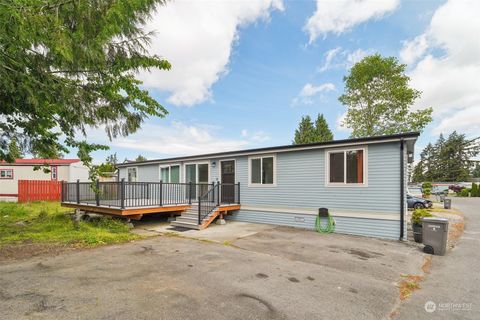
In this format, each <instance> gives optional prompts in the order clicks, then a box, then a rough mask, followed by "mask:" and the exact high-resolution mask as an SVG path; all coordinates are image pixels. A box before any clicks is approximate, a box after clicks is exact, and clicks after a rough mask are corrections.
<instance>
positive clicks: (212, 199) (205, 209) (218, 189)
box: [198, 182, 240, 225]
mask: <svg viewBox="0 0 480 320" xmlns="http://www.w3.org/2000/svg"><path fill="white" fill-rule="evenodd" d="M221 204H240V182H238V183H236V184H233V183H220V182H217V183H216V184H214V183H212V184H211V185H210V188H209V189H208V190H207V191H206V192H205V193H204V194H202V195H201V196H199V197H198V224H199V225H200V224H202V222H203V220H204V219H206V218H207V217H208V216H209V215H210V213H212V211H213V210H214V209H215V208H217V207H218V206H220V205H221Z"/></svg>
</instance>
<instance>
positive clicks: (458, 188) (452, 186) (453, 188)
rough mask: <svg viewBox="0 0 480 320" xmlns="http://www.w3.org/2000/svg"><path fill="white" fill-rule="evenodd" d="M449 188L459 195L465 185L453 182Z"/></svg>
mask: <svg viewBox="0 0 480 320" xmlns="http://www.w3.org/2000/svg"><path fill="white" fill-rule="evenodd" d="M448 189H450V190H452V191H453V192H455V193H456V194H457V195H458V194H459V193H460V192H461V191H462V190H463V189H465V187H463V186H459V185H458V184H452V185H451V186H449V187H448Z"/></svg>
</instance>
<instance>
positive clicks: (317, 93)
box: [88, 0, 480, 163]
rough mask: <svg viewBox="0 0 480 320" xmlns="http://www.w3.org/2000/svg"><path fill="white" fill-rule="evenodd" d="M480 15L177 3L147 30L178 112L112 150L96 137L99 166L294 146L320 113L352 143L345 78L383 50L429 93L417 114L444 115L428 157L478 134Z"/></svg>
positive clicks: (467, 9) (155, 77)
mask: <svg viewBox="0 0 480 320" xmlns="http://www.w3.org/2000/svg"><path fill="white" fill-rule="evenodd" d="M479 12H480V1H475V0H472V1H468V0H447V1H400V0H381V1H380V0H377V1H360V0H356V1H354V0H350V1H341V0H338V1H333V0H331V1H324V0H317V1H281V0H229V1H211V0H210V1H207V0H205V1H202V0H200V1H193V0H190V1H182V0H177V1H174V2H169V3H168V4H167V5H166V6H161V7H159V8H158V10H157V12H156V13H154V14H153V16H152V19H151V20H150V21H149V22H148V24H147V26H146V29H147V30H152V31H155V36H154V37H152V39H151V48H150V50H151V53H154V54H157V55H159V56H161V57H164V58H166V59H167V60H169V61H170V63H171V64H172V69H171V70H170V71H160V70H152V71H150V72H144V73H142V74H139V78H140V79H141V80H142V81H143V82H144V84H143V86H144V87H145V88H146V89H148V90H149V92H150V93H151V95H152V96H153V97H154V98H155V99H157V100H158V101H159V102H160V103H161V104H162V105H163V106H165V107H166V109H167V110H168V112H169V114H168V115H167V116H166V117H165V118H163V119H159V118H150V119H148V120H147V121H145V123H144V124H143V126H142V129H141V130H139V131H138V132H137V133H135V134H133V135H130V136H128V137H125V138H118V139H115V140H113V141H108V139H107V136H106V134H105V133H104V132H103V131H102V130H100V129H95V130H93V129H92V130H90V131H89V133H88V140H89V141H91V142H98V143H104V144H107V145H109V146H110V150H108V151H98V152H95V153H94V154H93V155H94V159H95V162H97V163H98V162H102V161H103V160H104V159H105V158H106V157H107V155H109V154H111V153H114V152H116V153H117V156H118V159H119V160H120V161H123V159H125V158H128V159H133V158H135V157H136V156H137V155H138V154H142V155H143V156H145V157H147V158H148V159H156V158H163V157H171V156H178V155H193V154H201V153H209V152H219V151H228V150H238V149H248V148H256V147H265V146H276V145H284V144H290V143H291V142H292V139H293V135H294V131H295V129H296V127H297V125H298V122H299V121H300V119H301V117H302V115H310V116H311V117H316V115H317V114H319V113H322V114H324V116H325V117H326V119H327V121H328V123H329V125H330V128H331V129H332V131H333V133H334V137H335V139H344V138H348V137H349V134H350V132H349V130H348V129H346V128H344V127H342V126H341V121H342V116H343V115H344V114H345V112H346V108H345V107H344V106H343V105H342V104H340V103H339V102H338V97H339V96H340V95H341V94H342V93H343V90H344V84H343V77H344V76H345V75H347V74H348V72H349V69H350V68H351V66H352V65H353V64H354V63H355V62H357V61H359V60H361V59H362V58H363V57H365V56H366V55H369V54H373V53H380V54H381V55H383V56H394V57H397V58H398V59H399V61H400V62H402V63H405V64H407V74H408V75H409V76H410V77H411V83H410V85H411V86H412V87H414V88H416V89H418V90H420V91H422V97H421V98H420V99H419V100H418V101H417V102H416V103H415V105H414V106H413V108H414V109H417V108H425V107H432V108H433V110H434V113H433V117H434V121H433V122H432V123H431V124H430V125H429V126H428V127H427V128H426V129H425V130H424V132H423V134H422V135H421V137H420V139H419V141H418V143H417V154H418V152H419V151H420V150H421V149H422V148H423V147H424V146H425V145H426V144H427V143H428V142H430V141H435V140H436V139H437V137H438V135H439V134H440V133H444V134H448V133H450V132H452V131H453V130H457V131H460V132H462V133H465V134H467V136H469V137H470V136H471V137H473V136H478V135H479V133H480V79H479V75H480V36H479V33H480V19H478V13H479Z"/></svg>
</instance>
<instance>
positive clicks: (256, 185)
mask: <svg viewBox="0 0 480 320" xmlns="http://www.w3.org/2000/svg"><path fill="white" fill-rule="evenodd" d="M261 158H273V183H270V184H268V183H265V184H264V183H261V182H260V183H252V160H253V159H261ZM261 170H262V161H261V162H260V179H261V178H262V171H261ZM248 186H249V187H254V188H272V187H276V186H277V155H276V154H260V155H254V156H249V157H248Z"/></svg>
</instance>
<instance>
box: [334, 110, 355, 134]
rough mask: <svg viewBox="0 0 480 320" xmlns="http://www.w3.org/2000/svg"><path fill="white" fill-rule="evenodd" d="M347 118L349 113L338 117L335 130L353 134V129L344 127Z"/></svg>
mask: <svg viewBox="0 0 480 320" xmlns="http://www.w3.org/2000/svg"><path fill="white" fill-rule="evenodd" d="M346 116H347V111H345V112H344V113H342V114H339V115H337V120H336V121H335V129H337V131H341V132H347V133H351V132H352V129H350V128H346V127H344V126H343V122H344V121H345V117H346Z"/></svg>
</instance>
